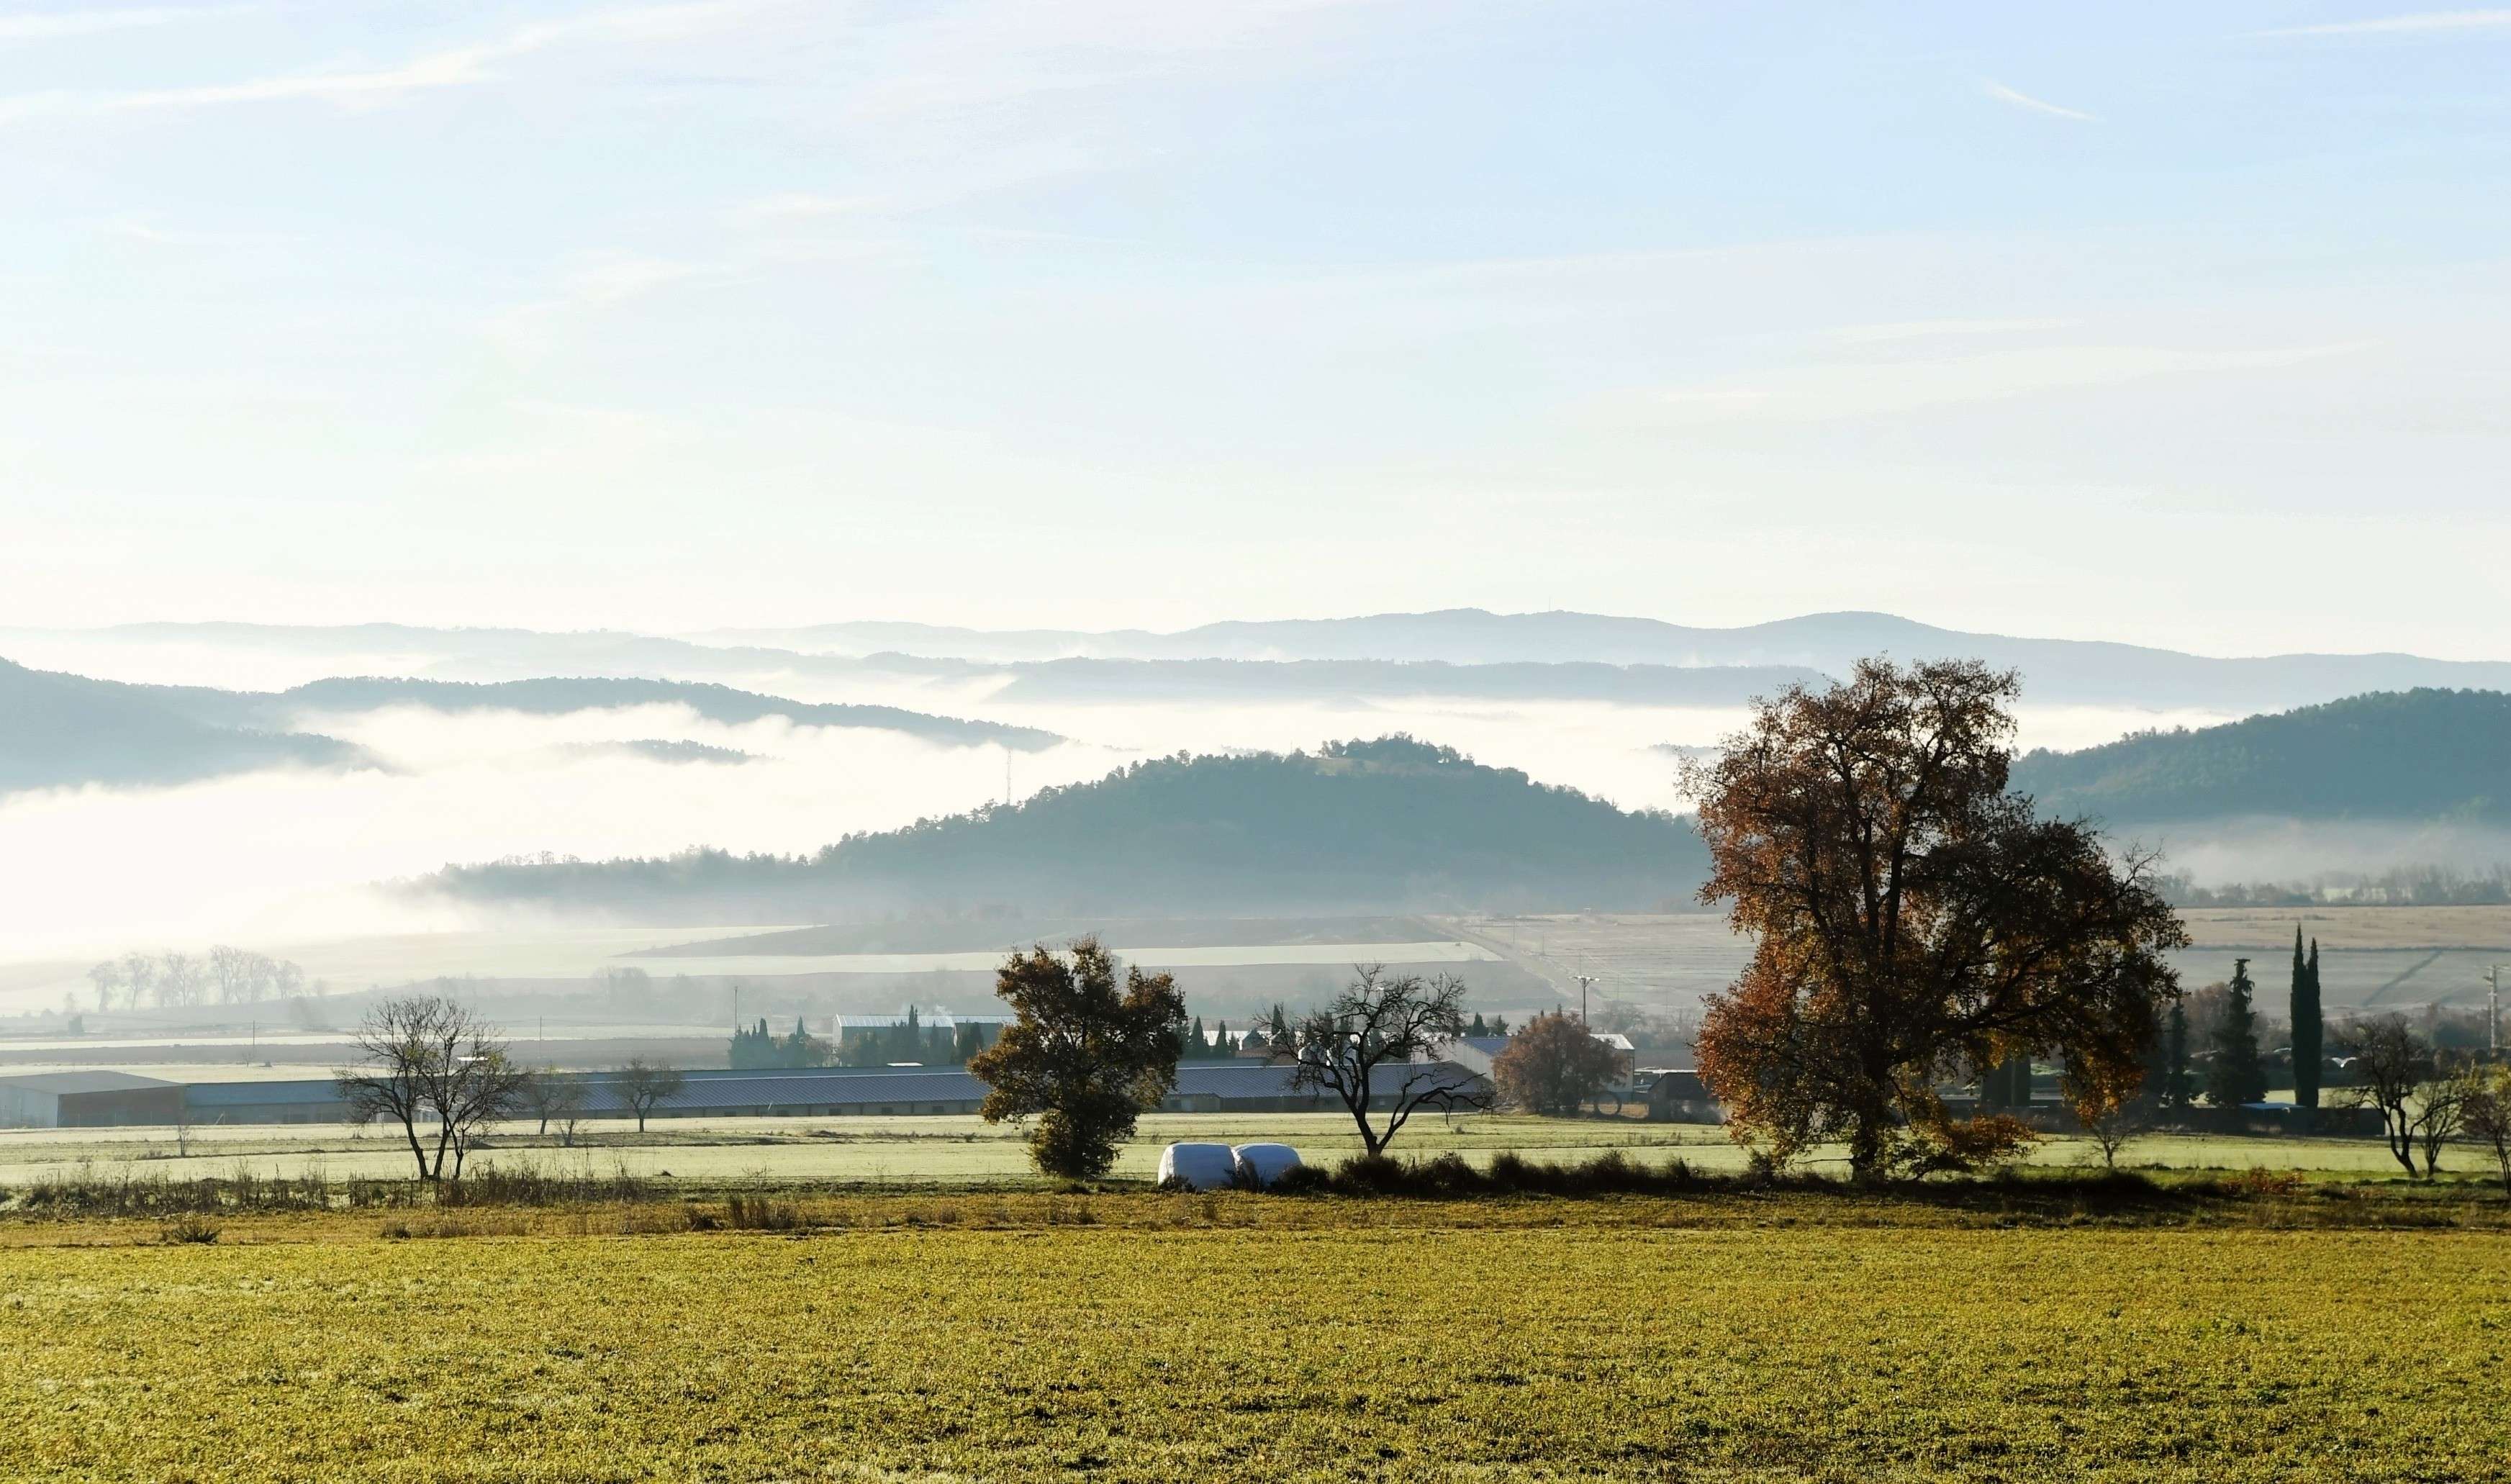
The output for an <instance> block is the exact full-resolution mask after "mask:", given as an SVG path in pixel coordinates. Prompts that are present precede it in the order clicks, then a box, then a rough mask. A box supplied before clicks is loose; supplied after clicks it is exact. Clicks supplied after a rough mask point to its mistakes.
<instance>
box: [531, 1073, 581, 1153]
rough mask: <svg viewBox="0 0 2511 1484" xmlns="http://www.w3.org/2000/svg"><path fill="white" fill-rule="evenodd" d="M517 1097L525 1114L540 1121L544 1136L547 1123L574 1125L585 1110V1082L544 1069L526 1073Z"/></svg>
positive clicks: (567, 1126)
mask: <svg viewBox="0 0 2511 1484" xmlns="http://www.w3.org/2000/svg"><path fill="white" fill-rule="evenodd" d="M516 1099H517V1101H518V1102H519V1103H521V1104H522V1109H523V1111H524V1112H525V1113H530V1114H531V1115H532V1116H533V1117H535V1118H538V1119H539V1120H540V1134H539V1136H540V1137H542V1138H547V1137H548V1135H549V1131H550V1124H551V1123H553V1122H555V1123H557V1124H558V1125H559V1127H560V1129H561V1130H564V1129H568V1128H571V1127H573V1126H574V1123H575V1120H576V1118H577V1117H578V1116H579V1115H581V1114H582V1113H583V1112H584V1083H583V1081H582V1080H580V1079H579V1078H576V1077H571V1076H560V1075H559V1074H556V1073H553V1072H549V1071H547V1070H539V1071H533V1072H527V1073H525V1074H523V1077H522V1083H521V1085H520V1086H519V1087H518V1089H517V1093H516Z"/></svg>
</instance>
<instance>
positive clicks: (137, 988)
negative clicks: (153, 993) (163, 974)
mask: <svg viewBox="0 0 2511 1484" xmlns="http://www.w3.org/2000/svg"><path fill="white" fill-rule="evenodd" d="M156 982H157V960H156V959H154V958H151V957H148V956H147V955H146V954H125V955H123V956H122V997H123V1003H124V1004H126V1005H128V1006H129V1007H130V1008H132V1009H134V1010H136V1009H138V1008H139V998H140V996H143V995H146V994H147V993H149V991H150V990H151V989H152V988H154V987H155V985H156Z"/></svg>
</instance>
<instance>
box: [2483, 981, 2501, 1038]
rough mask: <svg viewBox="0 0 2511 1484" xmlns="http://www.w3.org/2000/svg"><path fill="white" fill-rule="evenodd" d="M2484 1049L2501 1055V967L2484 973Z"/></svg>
mask: <svg viewBox="0 0 2511 1484" xmlns="http://www.w3.org/2000/svg"><path fill="white" fill-rule="evenodd" d="M2485 1049H2486V1050H2488V1051H2490V1052H2492V1054H2493V1055H2495V1056H2500V1055H2501V1054H2502V965H2500V964H2498V963H2497V964H2495V965H2493V966H2492V968H2490V969H2487V970H2486V971H2485Z"/></svg>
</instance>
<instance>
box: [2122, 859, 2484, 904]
mask: <svg viewBox="0 0 2511 1484" xmlns="http://www.w3.org/2000/svg"><path fill="white" fill-rule="evenodd" d="M2156 886H2157V888H2158V889H2159V890H2160V891H2161V893H2162V897H2163V900H2165V901H2167V902H2169V903H2170V904H2171V905H2172V906H2174V907H2316V906H2323V905H2325V904H2328V903H2331V902H2342V903H2344V904H2346V905H2347V906H2349V907H2500V906H2504V905H2511V865H2495V866H2490V867H2487V868H2485V869H2484V870H2481V871H2459V870H2456V869H2453V868H2452V867H2449V866H2400V867H2395V868H2393V869H2391V870H2388V871H2383V872H2379V873H2376V874H2372V873H2364V872H2343V871H2332V872H2326V873H2323V874H2321V875H2319V876H2316V877H2313V878H2312V879H2309V880H2307V881H2251V882H2227V883H2224V884H2220V885H2210V886H2201V885H2198V884H2197V883H2196V881H2195V880H2194V879H2191V878H2189V877H2187V876H2184V875H2180V876H2164V877H2160V878H2157V879H2156Z"/></svg>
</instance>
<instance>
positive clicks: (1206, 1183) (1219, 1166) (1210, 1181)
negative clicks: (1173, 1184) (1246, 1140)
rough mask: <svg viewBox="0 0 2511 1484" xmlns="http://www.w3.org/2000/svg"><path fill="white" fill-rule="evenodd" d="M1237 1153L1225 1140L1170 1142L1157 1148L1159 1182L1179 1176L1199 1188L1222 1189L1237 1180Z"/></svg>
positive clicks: (1226, 1188)
mask: <svg viewBox="0 0 2511 1484" xmlns="http://www.w3.org/2000/svg"><path fill="white" fill-rule="evenodd" d="M1237 1178H1238V1156H1237V1155H1236V1154H1233V1153H1232V1152H1230V1149H1229V1146H1228V1145H1226V1144H1172V1145H1170V1146H1169V1147H1168V1148H1167V1149H1164V1150H1162V1151H1160V1184H1162V1185H1166V1184H1168V1183H1169V1182H1170V1181H1172V1180H1180V1181H1183V1182H1185V1183H1186V1184H1187V1185H1189V1186H1192V1187H1193V1188H1194V1189H1196V1190H1198V1191H1225V1190H1228V1189H1229V1188H1230V1187H1231V1186H1232V1185H1234V1184H1236V1183H1237Z"/></svg>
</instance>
